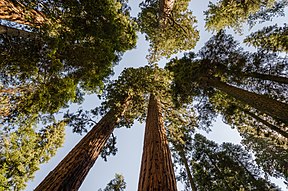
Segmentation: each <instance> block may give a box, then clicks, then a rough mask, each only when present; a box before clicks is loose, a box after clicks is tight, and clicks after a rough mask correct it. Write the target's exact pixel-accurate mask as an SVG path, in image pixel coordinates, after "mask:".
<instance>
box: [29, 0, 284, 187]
mask: <svg viewBox="0 0 288 191" xmlns="http://www.w3.org/2000/svg"><path fill="white" fill-rule="evenodd" d="M140 2H141V1H140V0H132V1H131V2H130V3H129V4H130V6H131V7H132V15H133V16H136V15H137V12H138V11H139V8H138V5H139V3H140ZM212 2H215V1H212ZM207 5H208V1H203V0H192V1H191V3H190V9H191V10H192V11H193V13H194V15H195V16H196V17H197V19H198V24H197V25H198V29H199V30H200V41H199V42H198V43H197V45H196V47H195V50H198V49H199V48H201V47H202V46H203V44H204V43H205V42H206V41H207V40H208V39H209V38H210V36H211V34H210V33H208V32H206V31H204V20H203V11H204V10H206V9H207ZM286 12H287V11H286ZM277 22H279V23H282V22H285V21H284V19H283V18H282V19H280V20H279V21H277ZM242 38H243V37H238V38H237V39H242ZM147 50H148V43H147V42H145V40H144V36H143V35H140V34H139V39H138V43H137V48H136V49H134V50H131V51H129V52H127V53H125V54H124V56H123V59H122V61H121V62H120V64H119V65H117V66H116V67H115V75H114V77H113V78H117V76H118V75H119V74H120V73H121V71H122V70H123V68H125V67H126V68H128V67H140V66H144V65H145V64H147V62H146V59H145V56H146V55H147ZM164 64H165V61H162V62H160V65H161V66H164ZM99 104H100V101H99V100H98V98H97V96H96V95H89V96H87V97H86V101H85V102H84V104H83V105H82V107H83V108H85V109H89V108H94V107H96V106H98V105H99ZM75 107H76V106H74V108H75ZM144 126H145V124H139V123H135V125H134V126H133V127H132V128H130V129H126V128H122V129H116V130H115V132H114V134H115V135H116V136H117V146H118V153H117V155H116V156H113V157H109V158H108V162H104V161H103V160H102V159H101V158H98V160H97V161H96V163H95V165H94V166H93V168H92V169H91V170H90V172H89V174H88V175H87V177H86V179H85V181H84V182H83V184H82V186H81V188H80V191H97V190H98V189H99V188H104V187H105V186H106V184H107V183H108V182H109V181H110V180H111V179H112V178H114V174H115V173H120V174H122V175H124V177H125V181H126V182H127V189H126V190H127V191H135V190H137V184H138V176H139V171H140V163H141V156H142V149H143V148H142V146H143V137H144ZM212 130H213V131H212V132H211V133H209V134H208V135H207V137H208V138H209V139H212V140H214V141H217V142H219V143H222V142H234V143H239V142H240V140H241V138H240V136H239V135H238V133H237V132H236V130H232V129H231V128H230V127H229V126H227V125H225V124H223V123H222V121H221V119H220V118H219V119H217V121H216V122H215V123H214V125H213V129H212ZM81 138H82V136H80V135H78V134H73V133H72V132H71V129H70V128H68V129H67V130H66V141H65V144H64V147H62V148H61V149H59V150H58V152H57V155H56V156H55V157H53V158H52V159H51V160H50V161H49V163H46V164H43V165H41V169H40V170H39V171H37V173H36V175H35V178H34V180H33V181H30V182H29V183H28V187H27V189H26V191H32V190H33V189H34V188H35V187H36V186H37V185H38V184H39V183H40V182H41V181H42V180H43V179H44V178H45V176H46V175H47V174H48V173H49V172H50V171H51V170H53V168H54V167H55V166H56V165H57V164H58V163H59V162H60V161H61V160H62V159H63V158H64V157H65V156H66V154H67V153H68V152H69V151H70V150H71V149H72V148H73V147H74V146H75V145H76V144H77V143H78V141H79V140H80V139H81ZM278 182H281V181H278ZM282 185H283V184H282ZM181 187H182V186H181V185H180V184H179V188H181ZM179 190H181V189H179Z"/></svg>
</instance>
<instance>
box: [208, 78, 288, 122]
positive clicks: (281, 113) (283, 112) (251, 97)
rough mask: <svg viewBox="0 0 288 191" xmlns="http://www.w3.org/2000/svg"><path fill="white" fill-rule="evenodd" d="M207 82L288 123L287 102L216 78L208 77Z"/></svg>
mask: <svg viewBox="0 0 288 191" xmlns="http://www.w3.org/2000/svg"><path fill="white" fill-rule="evenodd" d="M207 82H208V85H210V86H211V87H214V88H217V89H219V90H221V91H223V92H225V93H226V94H228V95H230V96H232V97H234V98H235V99H237V100H239V101H241V102H243V103H245V104H247V105H249V106H251V107H253V108H255V109H257V110H259V111H261V112H263V113H267V114H268V115H270V116H271V117H273V118H275V119H280V120H281V121H282V122H284V123H286V124H288V105H287V104H285V103H282V102H279V101H276V100H274V99H271V98H269V97H267V96H266V95H259V94H256V93H253V92H249V91H246V90H243V89H240V88H237V87H234V86H231V85H228V84H226V83H224V82H221V81H220V80H218V79H208V80H207Z"/></svg>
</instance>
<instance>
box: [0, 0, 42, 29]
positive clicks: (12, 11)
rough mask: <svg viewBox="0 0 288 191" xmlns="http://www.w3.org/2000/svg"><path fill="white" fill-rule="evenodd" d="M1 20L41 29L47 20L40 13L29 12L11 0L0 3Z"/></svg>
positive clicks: (3, 0)
mask: <svg viewBox="0 0 288 191" xmlns="http://www.w3.org/2000/svg"><path fill="white" fill-rule="evenodd" d="M0 19H3V20H8V21H13V22H16V23H18V24H24V25H29V26H31V27H40V26H41V25H43V24H44V23H45V22H46V21H47V18H46V16H45V15H44V14H43V13H41V12H40V11H36V10H33V9H29V10H27V9H26V8H25V6H24V5H22V4H21V3H17V2H15V1H14V2H12V1H11V0H1V1H0Z"/></svg>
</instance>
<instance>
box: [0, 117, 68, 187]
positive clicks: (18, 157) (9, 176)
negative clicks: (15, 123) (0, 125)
mask: <svg viewBox="0 0 288 191" xmlns="http://www.w3.org/2000/svg"><path fill="white" fill-rule="evenodd" d="M65 125H66V124H65V123H64V122H63V121H60V122H57V123H54V124H52V125H48V126H45V127H43V128H41V129H40V130H39V131H37V132H36V131H35V130H36V129H35V127H34V122H33V121H32V122H29V121H28V120H27V121H26V124H23V126H21V127H20V128H18V129H17V130H15V131H11V132H7V131H1V140H0V143H1V149H0V166H1V170H0V190H3V191H4V190H5V191H6V190H23V189H24V188H25V187H26V182H27V181H28V180H31V179H33V177H34V173H35V172H36V171H37V170H38V169H39V165H40V164H42V163H45V162H47V161H48V160H49V159H50V158H51V157H52V156H54V155H55V154H56V150H57V149H58V148H59V147H61V146H62V144H63V142H64V136H65V131H64V127H65Z"/></svg>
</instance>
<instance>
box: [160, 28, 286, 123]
mask: <svg viewBox="0 0 288 191" xmlns="http://www.w3.org/2000/svg"><path fill="white" fill-rule="evenodd" d="M287 61H288V60H287V58H285V57H284V58H282V57H279V56H278V55H277V54H268V53H266V52H265V51H259V52H256V53H249V52H244V51H243V49H242V48H241V47H240V46H239V43H237V42H236V41H234V39H233V38H232V36H231V35H226V34H225V33H224V32H223V31H220V32H219V33H218V34H217V35H215V36H214V37H212V38H211V39H210V40H209V41H208V42H207V43H206V44H205V46H204V47H203V48H202V49H201V50H200V51H199V53H198V54H194V53H189V54H186V55H184V57H183V58H181V59H178V58H175V59H172V60H171V61H170V62H169V63H168V64H167V66H166V68H167V69H168V70H170V71H171V72H173V75H174V79H173V87H172V89H173V92H174V93H173V97H174V101H175V102H176V103H180V104H181V103H192V101H196V103H197V104H194V107H195V108H197V111H198V113H199V118H200V119H201V120H200V121H203V125H204V126H209V125H210V124H211V119H213V118H214V117H215V115H216V111H215V107H214V106H213V103H211V101H210V100H209V98H211V97H212V96H213V95H215V93H216V89H215V88H213V87H212V86H211V84H209V82H208V81H209V80H210V82H211V80H214V81H221V82H225V83H226V84H233V85H234V86H236V87H239V88H242V89H245V90H250V91H253V92H257V93H258V94H266V95H267V96H269V97H271V98H273V99H277V100H283V101H284V102H287V95H285V93H284V94H283V92H285V90H286V89H287V85H286V83H285V82H280V81H277V79H275V78H276V77H283V79H287V77H286V76H287V75H286V72H287ZM267 66H269V68H268V67H267ZM267 76H268V77H269V78H267ZM226 93H227V92H226ZM223 100H224V101H223ZM223 100H222V101H219V100H218V101H215V103H219V104H224V103H225V99H223ZM215 103H214V104H215ZM221 107H223V105H222V106H220V108H221Z"/></svg>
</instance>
